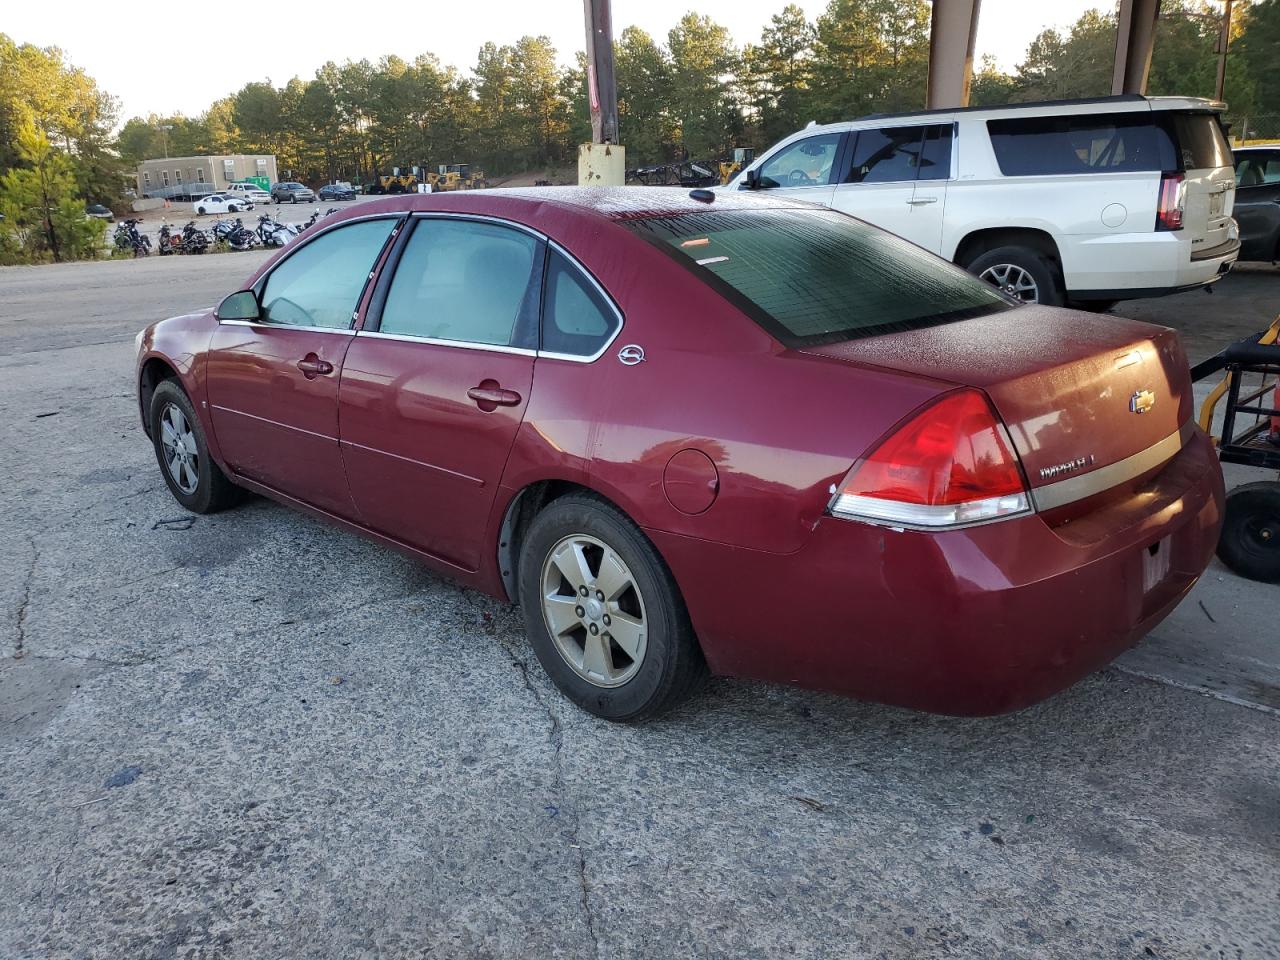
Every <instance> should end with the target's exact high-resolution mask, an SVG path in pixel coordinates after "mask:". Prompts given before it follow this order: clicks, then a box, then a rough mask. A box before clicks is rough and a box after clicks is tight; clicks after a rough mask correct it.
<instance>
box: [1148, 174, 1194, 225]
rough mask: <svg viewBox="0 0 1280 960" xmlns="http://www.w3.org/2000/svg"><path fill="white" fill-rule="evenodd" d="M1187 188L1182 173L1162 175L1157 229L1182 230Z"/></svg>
mask: <svg viewBox="0 0 1280 960" xmlns="http://www.w3.org/2000/svg"><path fill="white" fill-rule="evenodd" d="M1186 197H1187V188H1186V185H1185V184H1184V183H1183V182H1182V174H1180V173H1166V174H1162V175H1161V177H1160V202H1159V203H1158V204H1157V205H1156V229H1157V230H1181V229H1182V208H1183V205H1184V204H1185V202H1186Z"/></svg>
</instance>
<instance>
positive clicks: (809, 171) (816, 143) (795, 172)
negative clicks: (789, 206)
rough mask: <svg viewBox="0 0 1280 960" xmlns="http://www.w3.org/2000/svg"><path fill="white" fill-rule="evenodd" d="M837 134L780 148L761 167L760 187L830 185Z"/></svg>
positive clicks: (836, 147)
mask: <svg viewBox="0 0 1280 960" xmlns="http://www.w3.org/2000/svg"><path fill="white" fill-rule="evenodd" d="M839 148H840V134H838V133H824V134H821V135H819V136H816V137H806V138H805V139H804V140H797V141H796V142H795V143H791V144H788V145H787V146H785V147H783V148H782V149H781V150H779V151H778V152H777V153H775V154H774V155H773V156H772V157H770V158H769V159H768V160H766V161H765V162H764V163H763V164H762V165H761V167H760V186H762V187H813V186H818V185H820V184H827V183H830V182H831V168H832V167H833V166H834V165H835V161H836V151H837V150H839Z"/></svg>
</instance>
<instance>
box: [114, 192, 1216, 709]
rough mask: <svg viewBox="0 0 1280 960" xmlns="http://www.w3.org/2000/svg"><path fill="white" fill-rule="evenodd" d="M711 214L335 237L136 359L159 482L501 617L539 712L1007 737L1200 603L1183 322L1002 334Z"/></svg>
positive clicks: (526, 206) (770, 219)
mask: <svg viewBox="0 0 1280 960" xmlns="http://www.w3.org/2000/svg"><path fill="white" fill-rule="evenodd" d="M699 197H702V198H703V199H698V198H699ZM708 197H710V195H709V194H706V193H705V192H703V191H695V192H694V193H693V194H692V195H691V194H689V193H686V192H684V191H681V190H666V189H642V188H629V189H622V190H610V189H596V190H573V189H558V190H557V189H548V190H517V191H501V190H495V191H485V192H474V193H447V194H430V195H423V196H412V197H398V198H390V199H387V200H380V201H375V202H372V203H368V204H364V205H362V206H360V207H359V208H357V209H353V210H350V211H348V212H346V213H345V214H344V215H341V216H334V217H331V218H329V219H327V220H326V221H324V223H323V225H322V226H321V227H319V228H317V229H316V230H314V231H313V232H311V233H309V234H306V235H304V236H303V238H302V239H300V240H299V241H298V242H296V243H295V244H293V245H291V246H289V247H287V248H285V249H284V250H282V251H281V252H280V253H279V254H278V255H277V256H276V257H275V258H274V259H273V260H271V262H269V263H268V264H267V265H266V266H265V267H263V269H262V270H261V271H259V273H258V274H257V275H256V276H255V277H253V278H252V280H250V282H249V283H247V284H246V285H245V288H244V289H243V290H242V291H240V292H238V293H233V294H231V295H230V296H229V297H227V298H226V299H225V300H224V301H223V302H222V303H221V304H220V305H219V306H218V308H217V309H216V310H214V311H211V312H210V311H205V312H201V313H195V314H191V315H188V316H182V317H174V318H172V319H169V320H165V321H163V322H161V323H157V324H154V325H153V326H151V327H149V328H147V329H146V330H145V331H144V332H143V333H142V334H141V336H140V339H139V342H140V353H139V358H138V385H139V398H140V402H141V412H142V421H143V425H144V427H145V429H146V431H147V433H148V434H149V435H150V437H151V439H152V441H153V442H154V445H155V451H156V456H157V458H158V460H159V463H160V468H161V472H162V473H163V475H164V477H165V480H166V482H167V483H168V485H169V488H170V490H171V491H172V492H173V495H174V496H175V497H176V498H177V499H178V501H179V502H180V503H181V504H183V506H185V507H187V508H188V509H190V510H193V511H196V512H208V511H213V510H218V509H222V508H224V507H227V506H229V505H231V504H233V503H235V502H236V500H237V499H238V498H239V495H240V494H241V493H242V491H244V490H250V491H254V492H256V493H260V494H266V495H267V496H270V497H273V498H275V499H277V500H280V501H282V502H284V503H287V504H289V505H291V506H295V507H299V508H302V509H305V510H308V511H310V512H312V513H315V514H319V515H321V516H323V517H325V518H327V519H329V520H332V521H334V522H335V523H338V524H340V525H342V526H344V527H347V528H349V529H352V530H356V531H359V532H361V533H363V534H366V535H368V536H371V537H373V538H374V539H376V540H379V541H381V542H383V543H386V544H388V545H390V546H394V547H397V548H399V549H401V550H404V551H406V552H408V553H409V554H411V555H412V556H415V557H417V558H419V559H421V560H422V561H423V562H424V563H426V564H428V565H430V566H431V567H433V568H435V569H436V570H439V571H441V572H443V573H446V574H448V575H450V576H452V577H454V578H455V579H457V580H459V581H460V582H462V583H463V584H466V585H467V586H471V587H475V588H477V589H480V590H483V591H485V592H487V593H489V594H492V595H493V596H495V597H499V598H503V599H507V600H510V601H512V602H515V603H519V604H520V605H521V607H522V608H523V612H524V616H525V621H526V624H527V627H528V633H529V638H530V641H531V642H532V644H533V647H534V650H535V651H536V652H537V655H538V658H539V660H541V662H542V665H543V667H544V668H545V669H546V670H547V672H548V673H549V674H550V675H551V677H552V679H553V680H554V681H555V683H556V685H557V686H558V687H559V688H560V689H561V690H562V691H563V692H564V693H565V695H566V696H568V697H569V698H570V699H571V700H573V701H574V702H575V703H577V704H579V705H580V706H581V707H583V708H584V709H586V710H589V711H591V712H592V713H595V714H597V715H599V716H602V717H607V718H609V719H613V720H635V719H639V718H642V717H646V716H650V715H653V714H656V713H658V712H660V711H662V710H664V709H666V708H668V707H670V706H672V705H673V704H675V703H676V702H677V701H679V700H680V699H681V698H683V697H685V696H686V695H687V694H688V693H689V692H690V691H691V690H693V689H694V687H695V686H696V685H697V683H698V682H699V681H700V680H701V679H702V678H703V677H704V676H705V675H706V673H707V672H708V670H710V671H711V672H714V673H718V674H728V675H733V676H740V677H757V678H761V679H766V680H774V681H784V682H788V683H796V684H801V685H804V686H808V687H816V688H821V689H825V690H833V691H838V692H840V693H845V694H850V695H853V696H858V697H865V698H869V699H874V700H881V701H884V702H887V703H895V704H903V705H907V706H911V707H917V708H921V709H926V710H934V711H940V712H947V713H959V714H989V713H997V712H1001V711H1006V710H1013V709H1017V708H1019V707H1022V706H1025V705H1027V704H1030V703H1034V702H1035V701H1037V700H1040V699H1042V698H1043V697H1046V696H1048V695H1050V694H1052V693H1054V692H1055V691H1057V690H1061V689H1062V688H1063V687H1066V686H1067V685H1069V684H1071V683H1073V682H1074V681H1075V680H1077V679H1078V678H1080V677H1081V676H1083V675H1085V674H1086V673H1088V672H1089V671H1091V670H1094V669H1096V668H1097V667H1099V666H1101V665H1102V664H1105V663H1106V662H1107V661H1109V660H1110V659H1111V658H1112V657H1114V656H1116V655H1117V654H1118V653H1119V652H1120V651H1122V650H1124V649H1125V648H1126V647H1128V646H1130V645H1131V644H1133V643H1134V642H1135V641H1137V640H1138V638H1140V637H1141V636H1142V635H1143V634H1144V633H1146V632H1147V631H1148V630H1150V629H1151V628H1152V627H1153V626H1154V625H1155V624H1156V623H1158V622H1159V621H1160V620H1161V618H1163V617H1164V616H1165V615H1166V614H1168V613H1169V611H1170V610H1172V609H1173V607H1174V606H1175V605H1176V604H1177V603H1178V601H1179V600H1180V599H1181V598H1182V597H1183V596H1184V595H1185V594H1186V592H1187V590H1188V589H1190V587H1191V585H1192V584H1193V583H1195V581H1196V578H1197V577H1198V576H1199V575H1200V573H1201V572H1202V571H1203V570H1204V567H1205V565H1206V564H1207V563H1208V560H1209V556H1210V555H1211V554H1212V552H1213V548H1214V544H1215V542H1216V540H1217V534H1218V527H1219V523H1220V519H1221V516H1222V507H1223V488H1222V477H1221V473H1220V472H1219V469H1218V464H1217V461H1216V459H1215V457H1214V453H1213V450H1212V448H1211V446H1210V442H1209V440H1208V438H1207V437H1206V436H1205V435H1204V434H1203V433H1202V432H1201V431H1199V430H1198V429H1197V428H1196V426H1195V424H1194V422H1193V420H1192V417H1191V404H1192V397H1191V384H1190V382H1189V377H1188V371H1187V363H1186V359H1185V357H1184V355H1183V352H1182V348H1181V346H1180V344H1179V342H1178V338H1177V336H1176V334H1175V333H1174V332H1173V331H1171V330H1167V329H1164V328H1161V327H1153V326H1148V325H1146V324H1142V323H1136V322H1132V321H1129V320H1125V319H1121V318H1117V317H1113V316H1098V315H1093V314H1086V313H1076V312H1073V311H1070V310H1062V309H1054V308H1049V307H1036V306H1019V305H1016V304H1014V303H1012V302H1010V301H1009V300H1007V299H1006V298H1005V297H1004V296H1003V295H1002V294H1000V293H999V292H997V291H996V290H995V289H994V288H992V287H989V286H987V285H986V284H984V283H982V282H981V281H979V280H977V279H975V278H974V277H971V276H970V275H969V274H967V273H965V272H964V271H962V270H959V269H957V268H955V267H953V266H951V265H950V264H948V263H944V262H943V261H941V260H939V259H937V258H936V257H933V256H932V255H930V254H927V253H924V252H922V251H921V250H919V249H918V248H916V247H914V246H912V245H910V244H908V243H906V242H905V241H903V240H899V239H897V238H895V237H893V236H890V235H889V234H886V233H884V232H882V231H880V230H878V229H876V228H874V227H871V226H868V225H867V224H865V223H862V222H861V221H858V220H855V219H852V218H849V217H846V216H844V215H842V214H839V213H835V212H833V211H829V210H821V209H817V208H813V207H809V206H807V205H804V204H800V203H794V202H788V201H785V200H771V199H768V198H764V197H759V196H756V195H738V194H720V195H717V196H715V197H714V198H712V199H708ZM477 642H479V641H477Z"/></svg>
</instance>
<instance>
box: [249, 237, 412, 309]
mask: <svg viewBox="0 0 1280 960" xmlns="http://www.w3.org/2000/svg"><path fill="white" fill-rule="evenodd" d="M394 226H395V220H394V219H391V218H387V219H381V220H365V221H362V222H360V223H351V224H347V225H345V226H341V227H335V228H334V229H333V230H330V231H328V232H326V233H323V234H321V235H320V236H318V237H316V238H315V239H314V240H312V241H311V242H310V243H307V244H305V245H303V246H302V247H299V248H298V250H297V251H296V252H295V253H293V255H292V256H290V257H289V258H288V259H286V260H285V261H284V262H283V263H281V264H280V265H279V266H278V267H276V268H275V269H274V270H273V271H272V272H271V273H270V275H268V277H267V282H266V285H265V286H264V287H263V288H262V297H261V304H262V306H261V314H262V319H263V321H264V322H266V323H276V324H282V325H285V326H296V327H325V328H329V329H334V330H345V329H347V328H348V327H350V326H351V319H352V315H353V314H354V313H355V311H356V307H357V306H359V304H360V294H361V293H362V292H363V290H364V285H365V282H366V281H367V280H368V278H369V271H371V270H372V269H373V266H374V263H375V262H376V261H377V259H378V254H379V253H380V252H381V251H382V246H383V244H384V243H385V242H386V239H387V237H388V236H389V235H390V234H391V230H392V228H393V227H394Z"/></svg>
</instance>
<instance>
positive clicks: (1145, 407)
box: [1129, 390, 1156, 413]
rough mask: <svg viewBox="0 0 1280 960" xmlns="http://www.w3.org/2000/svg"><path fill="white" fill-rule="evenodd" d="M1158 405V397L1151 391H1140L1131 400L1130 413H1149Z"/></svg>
mask: <svg viewBox="0 0 1280 960" xmlns="http://www.w3.org/2000/svg"><path fill="white" fill-rule="evenodd" d="M1155 405H1156V395H1155V394H1154V393H1152V392H1151V391H1150V390H1138V391H1137V392H1135V393H1134V395H1133V396H1132V397H1130V398H1129V412H1130V413H1147V412H1148V411H1149V410H1150V409H1151V408H1152V407H1154V406H1155Z"/></svg>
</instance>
